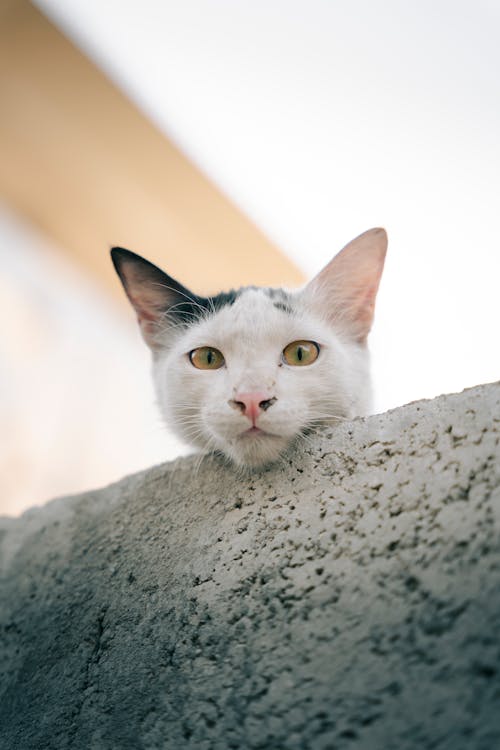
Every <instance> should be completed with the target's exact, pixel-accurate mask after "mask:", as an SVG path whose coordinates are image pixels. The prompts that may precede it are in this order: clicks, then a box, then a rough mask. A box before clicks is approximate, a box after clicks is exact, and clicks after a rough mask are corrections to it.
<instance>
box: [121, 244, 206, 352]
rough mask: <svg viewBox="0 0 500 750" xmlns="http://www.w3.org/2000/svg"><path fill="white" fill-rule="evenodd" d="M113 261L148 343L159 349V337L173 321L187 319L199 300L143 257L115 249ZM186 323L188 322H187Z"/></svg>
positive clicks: (197, 305)
mask: <svg viewBox="0 0 500 750" xmlns="http://www.w3.org/2000/svg"><path fill="white" fill-rule="evenodd" d="M111 259H112V261H113V265H114V267H115V270H116V272H117V274H118V276H119V277H120V280H121V282H122V284H123V288H124V289H125V292H126V294H127V297H128V298H129V300H130V302H131V304H132V306H133V308H134V309H135V311H136V313H137V320H138V321H139V325H140V328H141V332H142V335H143V337H144V340H145V341H146V343H147V344H148V346H149V347H150V348H151V349H153V350H154V349H157V348H158V334H159V332H160V331H164V330H165V329H166V328H168V325H169V323H170V322H171V321H172V320H173V319H176V318H177V319H180V320H182V319H183V318H186V316H187V315H189V314H190V310H191V309H192V308H194V307H199V298H198V297H197V296H196V295H195V294H192V292H190V291H189V289H186V287H184V286H182V284H179V282H178V281H176V280H175V279H173V278H172V277H171V276H169V275H168V274H166V273H165V272H164V271H162V270H161V269H160V268H158V267H157V266H155V265H153V264H152V263H150V262H149V261H148V260H146V259H145V258H142V257H141V256H140V255H136V254H135V253H133V252H131V251H130V250H125V249H124V248H122V247H113V248H112V250H111ZM184 322H185V321H184Z"/></svg>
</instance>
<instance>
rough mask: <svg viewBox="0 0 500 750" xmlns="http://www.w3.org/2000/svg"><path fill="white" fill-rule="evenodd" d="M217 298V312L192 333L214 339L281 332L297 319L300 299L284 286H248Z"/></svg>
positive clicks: (214, 307) (215, 304)
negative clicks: (297, 307) (289, 292)
mask: <svg viewBox="0 0 500 750" xmlns="http://www.w3.org/2000/svg"><path fill="white" fill-rule="evenodd" d="M224 297H225V299H224V301H223V302H224V303H223V304H221V301H222V300H221V299H220V296H219V297H214V298H213V303H214V304H213V306H211V307H212V310H213V312H212V313H211V314H209V315H207V316H206V317H205V318H204V319H203V320H201V321H200V322H199V323H197V324H196V325H195V326H193V327H192V329H191V331H190V334H191V335H193V336H196V337H202V338H203V337H205V338H207V339H210V340H212V341H214V342H215V341H223V340H224V339H226V338H227V339H233V340H234V339H246V340H248V339H250V338H254V339H257V338H261V337H266V338H267V337H269V336H270V335H271V336H272V335H281V334H283V333H284V332H286V331H287V330H289V329H290V328H291V327H293V324H294V321H295V320H296V313H297V309H296V303H295V300H294V298H293V296H292V295H291V294H288V293H287V292H285V291H284V290H281V289H264V288H258V287H257V288H254V287H245V288H243V289H240V290H238V291H237V292H233V293H232V295H231V296H230V295H228V294H225V295H224Z"/></svg>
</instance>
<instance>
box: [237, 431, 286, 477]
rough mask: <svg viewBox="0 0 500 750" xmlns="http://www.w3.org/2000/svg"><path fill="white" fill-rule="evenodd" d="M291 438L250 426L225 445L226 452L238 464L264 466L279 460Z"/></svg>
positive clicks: (253, 466)
mask: <svg viewBox="0 0 500 750" xmlns="http://www.w3.org/2000/svg"><path fill="white" fill-rule="evenodd" d="M289 443H290V440H289V439H288V438H285V437H282V436H281V435H274V434H271V433H269V432H265V431H264V430H260V429H258V428H250V429H248V430H246V431H245V432H243V433H241V434H240V435H239V436H238V437H237V438H234V439H233V440H231V442H230V443H228V445H226V446H224V449H223V450H224V453H225V454H226V455H227V456H229V458H230V459H231V460H232V461H233V462H234V463H235V464H237V465H238V466H248V467H250V468H257V467H263V466H266V465H268V464H272V463H274V462H275V461H277V460H278V459H279V458H280V457H281V456H282V454H283V453H284V451H285V450H286V449H287V447H288V445H289Z"/></svg>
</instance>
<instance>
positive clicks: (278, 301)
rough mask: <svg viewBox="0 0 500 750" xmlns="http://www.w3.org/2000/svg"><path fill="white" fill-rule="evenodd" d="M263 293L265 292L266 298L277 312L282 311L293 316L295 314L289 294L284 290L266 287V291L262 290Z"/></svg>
mask: <svg viewBox="0 0 500 750" xmlns="http://www.w3.org/2000/svg"><path fill="white" fill-rule="evenodd" d="M263 291H264V292H265V294H267V296H268V297H270V299H271V300H272V302H273V305H274V307H275V308H276V309H277V310H282V311H283V312H285V313H287V314H288V315H293V314H294V313H295V308H294V306H293V300H292V297H291V295H290V294H288V293H287V292H285V290H284V289H273V288H271V287H268V288H266V289H263Z"/></svg>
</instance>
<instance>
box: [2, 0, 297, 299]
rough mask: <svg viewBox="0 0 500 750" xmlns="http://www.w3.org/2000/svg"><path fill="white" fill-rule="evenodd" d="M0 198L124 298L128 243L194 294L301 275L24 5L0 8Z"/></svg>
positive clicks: (292, 280) (18, 1)
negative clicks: (115, 263)
mask: <svg viewBox="0 0 500 750" xmlns="http://www.w3.org/2000/svg"><path fill="white" fill-rule="evenodd" d="M0 106H1V115H0V197H3V198H4V199H5V200H6V201H7V203H9V204H10V205H11V206H12V207H13V208H14V209H15V210H17V211H18V212H20V213H21V214H22V215H24V216H25V217H26V218H28V219H29V220H30V221H31V222H33V223H34V224H35V225H37V226H38V227H39V228H41V229H42V230H43V231H44V232H45V233H46V234H48V235H49V236H50V237H52V238H53V239H55V240H56V241H57V243H58V244H59V245H60V246H61V247H62V248H64V249H65V250H66V251H67V253H68V255H70V256H72V257H73V258H74V259H75V260H77V261H79V262H80V264H81V265H82V266H84V267H85V268H86V269H87V270H88V271H90V272H92V273H93V274H94V275H95V276H97V277H98V278H99V279H100V280H102V281H103V282H109V283H110V284H112V288H113V289H114V290H115V291H116V292H117V293H120V294H121V292H120V290H119V285H118V284H117V283H116V279H115V277H114V274H113V272H112V269H111V264H110V261H109V254H108V249H109V247H110V246H111V245H123V246H124V247H128V248H130V249H131V250H134V251H136V252H138V253H140V254H143V255H145V256H147V257H149V258H150V259H151V260H153V261H154V262H156V263H158V264H159V265H162V266H163V267H164V268H165V270H167V271H168V272H169V273H170V274H172V275H173V276H176V277H177V278H179V279H180V280H181V281H182V282H183V283H185V284H186V285H188V286H192V287H193V289H194V290H196V291H199V292H201V293H203V292H205V293H206V292H213V291H216V290H218V289H221V288H228V287H231V286H239V285H241V284H248V283H255V284H270V285H273V284H282V283H283V284H288V285H291V286H292V285H296V284H300V283H302V281H303V277H302V274H301V272H300V271H299V270H298V269H297V268H296V267H295V266H294V265H293V263H292V262H291V261H290V260H288V259H287V258H286V257H285V256H284V255H283V254H282V253H281V252H280V251H279V250H278V248H276V247H275V246H274V245H273V244H272V243H271V242H269V240H268V239H266V237H265V236H264V235H263V234H262V233H261V232H260V231H259V230H258V229H257V228H256V227H255V226H254V225H253V224H252V223H251V222H250V221H249V220H248V219H247V218H246V217H245V216H244V215H243V214H242V213H241V212H240V211H239V210H238V209H237V208H236V207H235V206H234V205H233V204H232V203H231V202H230V201H229V200H227V198H225V197H224V196H223V195H222V194H221V192H220V191H219V190H218V189H217V188H216V187H215V186H214V185H213V184H212V183H211V182H210V181H209V180H208V179H207V178H206V177H204V176H203V174H201V173H200V171H199V170H198V169H197V168H196V167H195V166H193V164H192V163H191V162H190V161H189V160H188V159H187V158H186V157H185V156H184V155H183V154H182V153H181V152H180V151H179V150H178V149H177V148H176V147H175V146H174V145H173V144H172V143H171V142H170V141H169V140H168V139H167V138H166V137H165V136H164V135H162V134H161V133H160V132H159V131H158V130H157V129H156V128H155V127H154V126H153V125H152V123H151V122H149V121H148V120H147V119H146V118H145V117H144V116H143V115H142V114H141V113H140V112H139V111H138V110H137V109H136V107H135V106H134V105H133V104H132V103H131V102H130V101H129V100H128V99H127V98H126V97H125V96H124V95H123V94H122V93H121V92H120V91H119V90H118V89H117V88H116V87H115V86H114V85H113V84H112V83H110V81H109V80H108V79H107V78H106V77H105V76H104V75H103V73H102V72H101V71H100V70H99V69H98V68H97V67H95V66H94V65H93V64H92V63H91V62H90V61H89V60H88V59H87V58H86V57H85V56H84V55H83V54H82V53H81V52H79V51H78V50H77V49H76V47H75V46H74V45H73V44H72V43H71V42H70V41H69V40H68V39H67V38H66V37H65V36H64V35H63V34H62V33H61V32H60V31H59V30H58V29H57V28H56V27H54V26H53V25H52V24H51V23H50V22H49V21H48V20H47V19H46V18H45V16H43V15H42V14H41V13H40V11H38V10H37V9H36V8H35V7H34V6H32V5H31V4H30V3H28V2H27V1H26V0H7V2H6V1H5V0H4V2H3V3H2V4H1V5H0Z"/></svg>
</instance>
